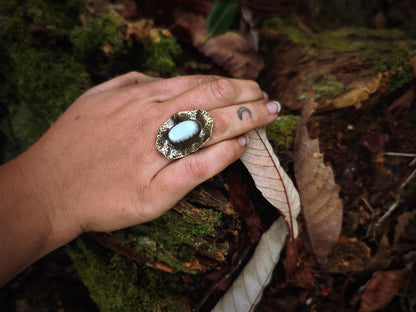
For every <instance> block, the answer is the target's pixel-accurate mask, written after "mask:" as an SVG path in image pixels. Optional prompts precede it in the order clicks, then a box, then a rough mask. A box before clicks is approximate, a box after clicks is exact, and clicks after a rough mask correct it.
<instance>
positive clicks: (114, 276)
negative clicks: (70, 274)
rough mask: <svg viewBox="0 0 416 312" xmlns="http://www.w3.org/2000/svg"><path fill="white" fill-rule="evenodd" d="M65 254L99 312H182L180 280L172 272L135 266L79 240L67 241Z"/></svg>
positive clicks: (182, 289)
mask: <svg viewBox="0 0 416 312" xmlns="http://www.w3.org/2000/svg"><path fill="white" fill-rule="evenodd" d="M67 253H68V254H69V255H70V257H71V259H72V262H73V263H74V265H75V267H76V268H77V273H78V274H79V275H80V277H81V279H82V281H83V282H84V284H85V285H86V286H87V288H88V290H89V293H90V296H91V298H92V299H93V300H94V301H95V302H96V304H97V306H98V308H99V310H100V311H101V312H113V311H124V312H129V311H142V312H153V311H172V312H179V311H184V306H183V304H182V303H181V302H180V300H179V295H180V294H181V292H183V291H184V287H183V282H182V281H181V279H180V277H179V276H177V275H175V274H168V273H165V272H162V271H159V270H155V269H152V268H150V267H147V266H141V267H137V266H135V265H133V264H131V263H128V262H127V261H126V260H125V259H124V258H122V257H120V256H117V255H115V254H112V253H109V252H108V251H107V250H101V249H98V248H97V246H96V245H93V244H89V243H88V242H87V241H85V240H83V239H78V240H76V241H75V242H73V243H71V244H70V245H69V246H68V247H67Z"/></svg>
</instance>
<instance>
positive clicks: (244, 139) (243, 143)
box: [237, 135, 248, 146]
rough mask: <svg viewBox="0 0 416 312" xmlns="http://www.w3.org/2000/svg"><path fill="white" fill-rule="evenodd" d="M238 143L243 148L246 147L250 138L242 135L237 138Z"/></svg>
mask: <svg viewBox="0 0 416 312" xmlns="http://www.w3.org/2000/svg"><path fill="white" fill-rule="evenodd" d="M237 141H238V143H239V144H240V145H241V146H246V145H247V141H248V138H247V137H246V136H245V135H241V136H239V137H238V138H237Z"/></svg>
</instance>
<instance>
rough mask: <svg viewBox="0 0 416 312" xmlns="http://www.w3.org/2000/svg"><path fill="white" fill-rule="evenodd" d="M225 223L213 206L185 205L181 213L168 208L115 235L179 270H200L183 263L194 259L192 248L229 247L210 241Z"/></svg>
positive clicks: (191, 271)
mask: <svg viewBox="0 0 416 312" xmlns="http://www.w3.org/2000/svg"><path fill="white" fill-rule="evenodd" d="M196 215H198V216H196ZM221 224H222V214H221V212H218V211H215V210H212V209H200V210H197V211H193V210H192V209H189V208H186V207H185V208H183V211H182V213H181V214H178V213H176V212H168V213H167V214H165V215H163V216H162V217H160V218H158V219H156V220H154V221H152V222H149V223H146V224H140V225H136V226H133V227H131V228H129V229H127V230H125V231H123V233H115V234H113V235H120V237H119V238H120V239H119V240H120V241H122V242H123V244H124V245H126V246H128V247H134V248H136V249H137V250H138V251H139V252H143V253H144V254H146V255H147V256H148V257H150V258H151V259H153V260H154V261H157V262H162V263H165V264H167V265H169V266H170V267H172V268H174V269H175V270H176V271H180V272H184V273H190V274H195V273H198V272H197V271H195V270H192V269H188V268H186V267H185V266H184V265H183V264H184V263H189V262H192V260H193V254H192V253H191V252H190V250H211V249H213V248H216V249H218V250H221V249H222V248H225V247H226V246H222V245H221V244H217V245H216V246H212V245H211V244H210V243H209V241H212V238H213V237H214V236H215V235H216V233H217V231H216V228H217V227H219V226H220V225H221ZM225 249H226V248H225Z"/></svg>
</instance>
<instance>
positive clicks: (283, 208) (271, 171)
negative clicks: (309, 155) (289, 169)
mask: <svg viewBox="0 0 416 312" xmlns="http://www.w3.org/2000/svg"><path fill="white" fill-rule="evenodd" d="M247 135H248V138H249V141H248V144H247V149H246V151H245V152H244V154H243V156H241V157H240V159H241V161H242V162H243V163H244V165H245V166H246V168H247V170H248V171H249V172H250V174H251V176H252V177H253V180H254V182H255V183H256V187H257V188H258V189H259V190H260V191H261V193H262V194H263V196H264V198H265V199H267V201H268V202H269V203H271V204H272V205H273V206H274V207H276V208H277V209H278V210H279V212H280V213H281V214H282V216H283V218H284V219H285V221H286V224H287V227H288V230H289V235H290V237H291V238H292V239H294V238H296V237H297V235H298V225H297V222H296V217H297V216H298V214H299V212H300V200H299V194H298V192H297V190H296V188H295V186H294V185H293V182H292V180H291V179H290V178H289V176H288V175H287V174H286V172H285V171H284V170H283V168H282V167H281V166H280V162H279V160H278V159H277V156H276V155H275V154H274V152H273V148H272V146H271V145H270V143H269V140H268V139H267V136H266V129H265V128H257V129H254V130H251V131H250V132H248V133H247Z"/></svg>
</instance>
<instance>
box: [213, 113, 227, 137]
mask: <svg viewBox="0 0 416 312" xmlns="http://www.w3.org/2000/svg"><path fill="white" fill-rule="evenodd" d="M213 119H214V127H213V129H212V133H213V135H215V136H224V135H226V134H227V131H228V125H229V122H227V120H226V118H225V117H224V116H223V115H220V114H217V115H216V116H215V117H214V118H213Z"/></svg>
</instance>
